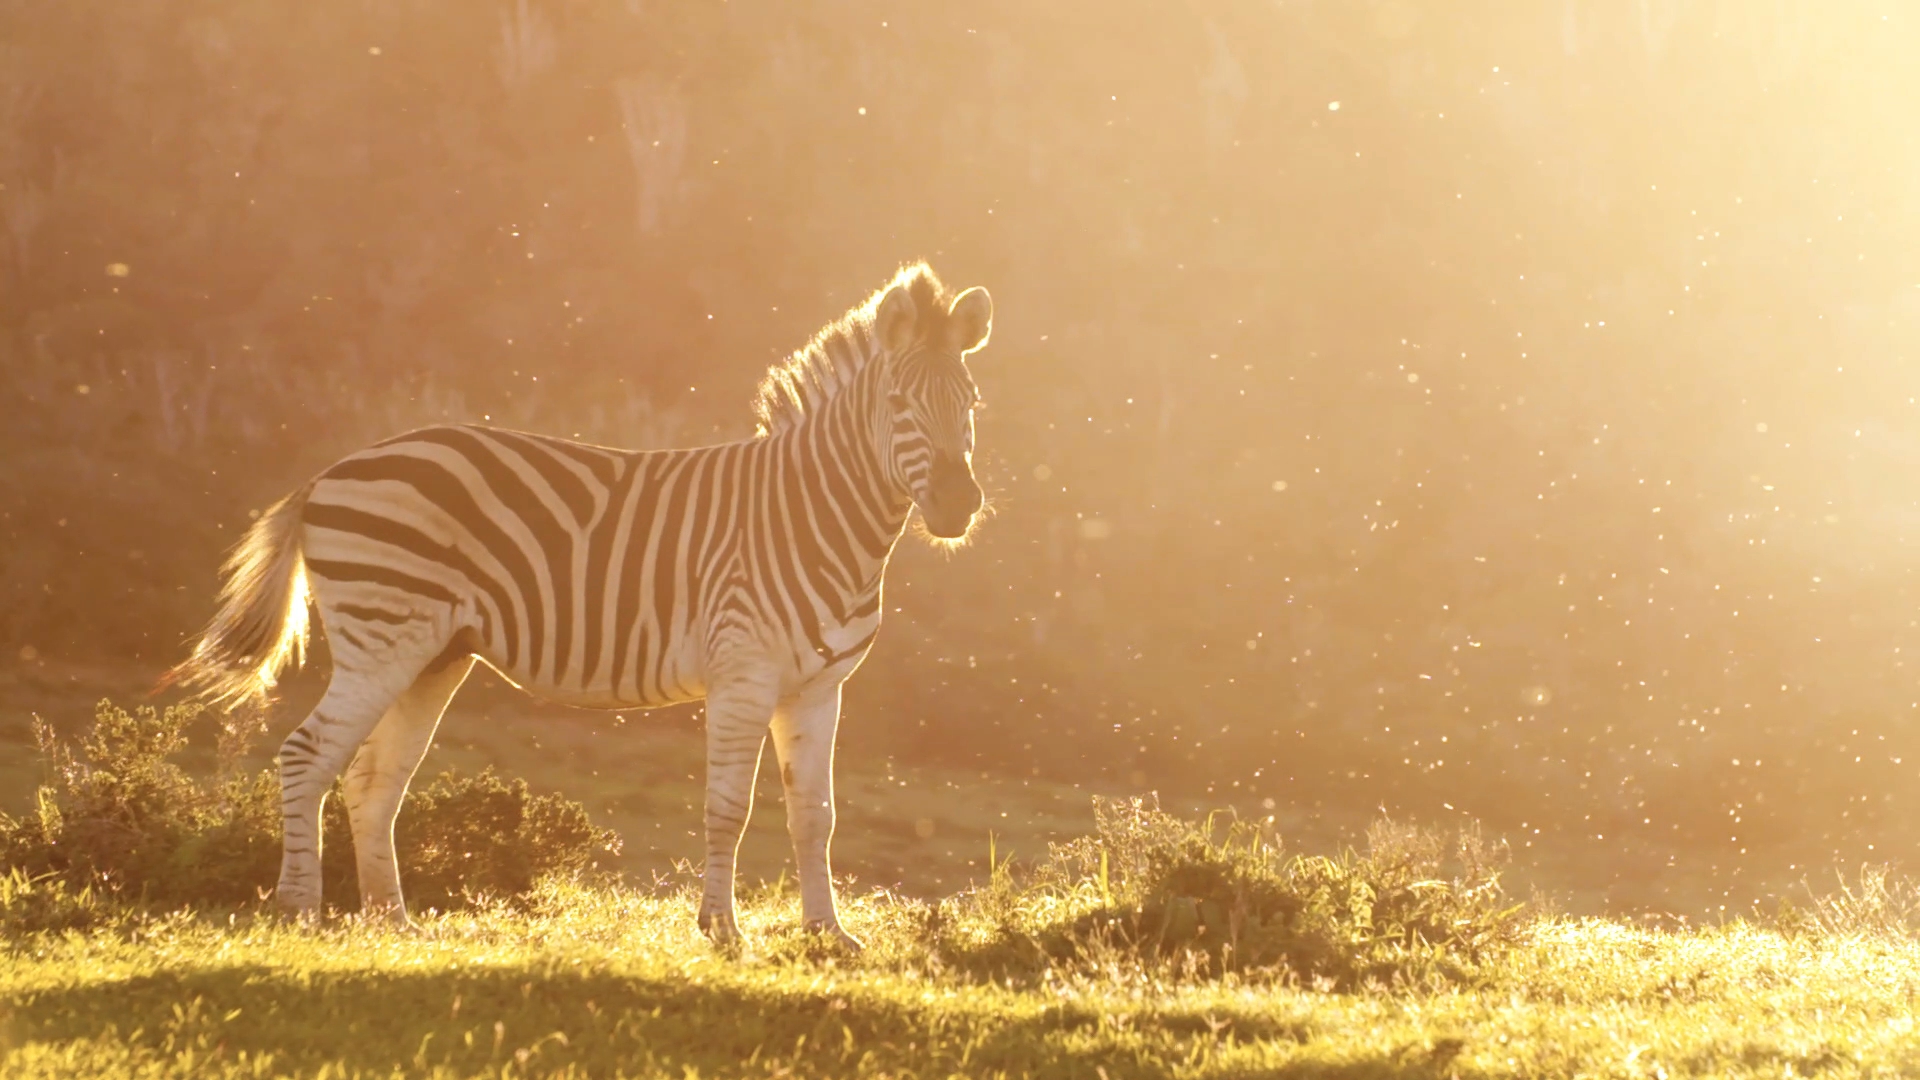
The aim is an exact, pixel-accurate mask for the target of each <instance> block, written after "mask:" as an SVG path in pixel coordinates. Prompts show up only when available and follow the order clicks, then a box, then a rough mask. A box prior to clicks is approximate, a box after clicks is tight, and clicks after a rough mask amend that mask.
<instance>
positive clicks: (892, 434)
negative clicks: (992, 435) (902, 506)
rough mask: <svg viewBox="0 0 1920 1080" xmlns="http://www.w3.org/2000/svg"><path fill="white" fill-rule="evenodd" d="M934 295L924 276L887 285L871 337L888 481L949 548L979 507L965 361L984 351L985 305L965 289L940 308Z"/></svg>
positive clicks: (981, 294) (988, 301) (986, 300)
mask: <svg viewBox="0 0 1920 1080" xmlns="http://www.w3.org/2000/svg"><path fill="white" fill-rule="evenodd" d="M938 288H939V287H938V284H937V282H935V281H933V280H932V278H931V275H922V276H918V277H916V278H914V279H912V280H911V281H909V282H907V283H903V284H899V285H895V286H894V287H893V288H892V289H890V290H888V291H887V294H886V295H885V296H884V297H882V298H881V300H880V307H879V310H878V311H877V312H876V313H875V315H874V332H875V335H876V336H877V337H878V338H879V341H880V346H881V348H882V349H883V350H884V351H885V354H886V357H887V374H886V383H887V407H888V416H889V418H890V423H889V443H888V445H889V446H890V448H891V452H890V453H889V454H888V455H887V457H888V463H887V466H888V469H889V471H890V472H891V474H892V477H891V478H892V480H893V482H894V484H895V485H896V486H897V488H898V489H899V490H901V491H903V492H905V493H906V494H907V496H908V497H909V498H911V499H912V500H913V501H914V503H915V505H917V506H919V507H920V515H921V517H922V518H923V519H925V521H926V526H927V531H928V532H929V533H932V534H933V535H934V536H936V537H939V538H941V539H943V540H955V539H959V538H961V537H964V536H966V535H967V531H968V530H969V529H971V528H972V527H973V519H974V515H976V514H978V513H979V512H980V507H981V504H982V502H983V498H982V496H981V493H980V485H979V484H978V483H977V482H975V480H974V478H973V410H974V407H975V406H977V405H978V404H979V403H980V392H979V389H978V388H977V387H975V386H974V383H973V376H972V375H970V374H968V372H967V365H966V361H965V357H966V355H967V354H968V353H970V352H973V351H974V350H975V349H978V348H980V347H981V346H983V345H985V344H986V343H987V335H988V334H989V333H991V332H992V330H993V299H992V298H991V297H989V296H988V295H987V290H985V289H981V288H972V289H968V290H967V291H966V292H963V293H961V294H960V295H959V296H957V297H955V298H954V300H953V302H952V303H951V304H945V303H942V300H943V297H942V296H941V295H940V292H939V291H938Z"/></svg>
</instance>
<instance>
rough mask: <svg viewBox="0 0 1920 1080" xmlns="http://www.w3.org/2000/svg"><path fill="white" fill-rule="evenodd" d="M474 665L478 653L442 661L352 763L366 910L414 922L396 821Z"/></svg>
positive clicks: (351, 806)
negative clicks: (398, 853) (403, 885)
mask: <svg viewBox="0 0 1920 1080" xmlns="http://www.w3.org/2000/svg"><path fill="white" fill-rule="evenodd" d="M472 669H473V657H472V656H471V655H470V654H458V653H456V654H452V655H449V656H447V657H445V658H443V659H442V660H438V661H435V663H434V664H432V665H429V666H428V668H427V670H426V671H425V672H422V673H421V675H420V677H419V678H418V679H415V680H414V683H413V685H412V686H410V687H408V688H407V689H406V691H405V692H403V693H402V694H401V695H400V697H399V698H398V699H397V700H396V701H394V703H393V704H392V705H391V706H389V707H388V708H387V712H386V715H385V716H384V717H382V718H381V720H380V723H379V724H378V725H376V726H375V727H374V729H373V733H372V734H371V735H369V736H367V740H366V742H364V743H362V744H361V745H360V750H359V752H358V753H356V754H354V756H353V763H352V764H351V765H348V766H347V772H346V776H345V778H344V784H343V785H342V786H343V787H344V789H345V792H346V798H347V817H348V819H349V820H350V821H351V822H352V824H353V855H354V863H355V866H356V868H357V869H358V871H359V878H360V912H361V914H362V915H367V916H385V917H386V918H388V919H390V920H391V921H393V922H395V923H397V924H399V925H401V926H407V925H410V920H408V918H407V905H406V899H405V897H404V895H403V894H402V892H401V890H400V867H399V861H398V859H397V858H396V856H395V854H394V850H393V822H394V818H396V817H397V816H399V813H400V803H401V801H402V800H404V799H405V798H406V797H407V785H408V784H409V783H411V782H412V780H413V774H414V772H415V771H416V770H417V769H419V767H420V759H421V758H423V757H425V756H426V754H427V747H428V746H429V745H430V744H431V743H432V742H433V733H434V730H435V729H436V728H438V727H439V725H440V716H441V714H442V713H443V712H445V711H446V708H447V703H448V702H449V701H451V700H453V695H454V694H455V693H456V692H458V691H459V689H460V684H461V683H462V682H464V681H465V680H466V677H467V673H468V672H469V671H471V670H472Z"/></svg>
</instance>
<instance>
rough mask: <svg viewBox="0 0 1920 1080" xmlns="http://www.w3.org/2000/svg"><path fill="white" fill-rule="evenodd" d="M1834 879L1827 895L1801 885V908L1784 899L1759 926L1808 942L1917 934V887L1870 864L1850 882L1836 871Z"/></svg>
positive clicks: (1888, 869)
mask: <svg viewBox="0 0 1920 1080" xmlns="http://www.w3.org/2000/svg"><path fill="white" fill-rule="evenodd" d="M1834 878H1835V882H1834V884H1835V888H1834V890H1833V891H1832V892H1827V893H1819V892H1815V891H1814V887H1813V885H1812V883H1811V882H1804V881H1803V882H1802V883H1801V887H1802V888H1803V889H1805V891H1806V893H1807V900H1806V901H1805V903H1804V904H1796V903H1794V902H1793V900H1792V898H1790V897H1787V896H1782V897H1781V898H1780V901H1779V907H1778V908H1777V910H1775V911H1774V912H1773V913H1772V914H1771V915H1762V916H1761V918H1760V919H1759V921H1760V922H1761V923H1762V924H1763V925H1767V926H1771V927H1772V928H1773V929H1775V930H1778V931H1780V932H1781V933H1783V934H1795V935H1806V936H1810V937H1827V936H1838V937H1909V936H1912V935H1913V934H1914V933H1915V932H1916V931H1920V883H1916V882H1915V881H1914V880H1913V879H1911V878H1908V877H1904V876H1902V875H1900V874H1897V873H1895V872H1894V871H1893V869H1892V868H1891V867H1888V866H1884V865H1879V866H1876V865H1874V864H1872V863H1868V864H1866V865H1863V866H1861V867H1860V871H1859V874H1858V875H1857V876H1856V877H1855V878H1854V879H1853V880H1851V881H1849V880H1848V879H1847V875H1846V874H1845V873H1844V872H1841V871H1839V870H1837V869H1836V870H1835V871H1834Z"/></svg>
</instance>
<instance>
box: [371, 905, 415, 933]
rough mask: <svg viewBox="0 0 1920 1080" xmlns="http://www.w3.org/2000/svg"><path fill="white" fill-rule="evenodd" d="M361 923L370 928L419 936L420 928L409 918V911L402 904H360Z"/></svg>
mask: <svg viewBox="0 0 1920 1080" xmlns="http://www.w3.org/2000/svg"><path fill="white" fill-rule="evenodd" d="M360 921H361V922H364V923H366V924H367V925H368V926H379V927H384V928H386V929H388V930H392V931H394V932H395V933H400V934H417V933H419V932H420V927H419V925H418V924H416V923H415V922H414V921H413V920H412V919H411V918H408V917H407V909H406V907H405V906H404V905H401V904H381V903H371V904H370V903H367V902H366V901H364V900H363V901H361V902H360Z"/></svg>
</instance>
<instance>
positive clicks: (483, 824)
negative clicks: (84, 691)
mask: <svg viewBox="0 0 1920 1080" xmlns="http://www.w3.org/2000/svg"><path fill="white" fill-rule="evenodd" d="M202 715H203V712H202V709H201V708H200V707H199V706H197V705H176V706H171V707H168V708H166V709H165V710H160V709H156V708H153V707H151V706H142V707H140V708H138V709H135V710H134V711H133V712H131V713H129V712H127V711H126V710H124V709H121V708H118V707H117V706H115V705H113V704H112V703H111V702H105V701H103V702H101V703H100V705H99V706H98V708H97V709H96V710H95V714H94V722H93V725H92V726H91V727H90V728H89V729H88V731H87V732H86V734H85V735H84V736H82V738H81V739H80V740H79V741H78V743H77V745H76V744H75V743H73V742H71V741H69V740H66V739H63V738H61V737H59V736H58V735H57V734H56V733H55V732H54V731H53V729H52V727H51V726H50V725H48V724H46V723H45V722H44V721H39V720H37V719H36V722H35V729H34V732H35V737H36V740H37V742H38V744H39V749H40V754H41V756H42V757H43V759H44V760H45V761H46V763H47V765H48V768H49V772H50V774H51V775H50V782H49V783H48V784H46V785H45V786H43V787H41V788H40V790H39V791H38V793H37V795H36V798H35V806H34V809H33V810H32V811H31V812H29V813H27V814H25V815H24V816H22V817H19V818H14V817H10V816H7V815H4V814H0V870H3V871H5V872H6V873H8V874H9V875H11V876H10V877H8V878H7V879H6V880H7V881H8V882H9V883H10V884H9V885H8V886H7V888H8V890H9V892H8V893H7V894H6V895H5V896H4V897H0V899H4V901H5V908H6V912H7V914H6V922H7V925H8V926H9V927H10V928H19V927H24V926H26V925H27V924H28V923H35V922H36V921H37V923H47V925H49V926H51V925H52V923H48V919H47V918H42V917H41V916H37V915H32V916H29V915H18V916H16V911H18V912H28V911H30V910H35V911H37V910H40V909H39V908H36V907H34V905H41V906H46V905H53V907H54V908H58V909H59V910H69V909H71V910H75V911H83V912H84V911H91V910H94V907H95V905H94V902H93V898H94V897H96V896H99V897H109V898H113V899H117V900H119V901H122V902H126V903H133V904H137V905H139V906H143V907H150V908H178V907H202V908H205V907H233V906H239V905H244V904H248V903H251V902H254V901H256V900H258V899H260V898H263V897H265V896H266V895H267V894H268V892H269V891H270V890H271V889H272V887H273V884H274V881H275V878H276V877H277V875H278V870H279V860H280V806H279V802H280V786H279V781H278V779H277V778H276V777H275V775H274V773H273V771H272V770H258V771H251V772H249V771H247V770H244V769H242V768H241V767H240V761H241V759H242V758H243V756H244V754H245V751H246V747H247V743H248V742H249V741H250V738H251V736H252V735H253V734H254V733H255V732H257V731H258V725H257V724H247V723H242V722H240V721H239V720H237V719H236V718H234V717H231V716H229V717H227V718H226V720H225V722H224V723H223V724H222V725H221V728H220V733H219V735H218V738H217V752H216V759H217V761H218V765H217V767H216V769H215V772H214V775H213V776H211V777H209V778H197V777H195V776H193V775H191V774H189V773H188V772H187V771H186V770H185V769H183V768H181V767H180V766H179V765H178V764H176V763H175V761H174V760H173V759H174V758H175V757H176V756H177V755H179V754H180V752H181V751H182V750H184V749H185V748H186V746H187V741H188V732H189V729H190V728H191V727H192V725H193V724H194V723H195V722H196V721H197V720H199V719H200V718H201V716H202ZM335 794H336V795H337V794H338V791H337V789H336V792H335ZM324 830H325V837H326V860H325V867H324V870H323V872H324V874H325V877H326V885H327V898H328V900H329V901H330V902H333V903H336V904H338V905H339V906H341V907H352V906H354V904H355V903H356V893H357V890H356V882H355V879H354V871H353V855H352V841H351V834H350V831H349V829H348V827H347V817H346V812H345V810H344V808H343V800H342V799H340V798H337V797H336V798H329V799H328V800H327V813H326V816H325V820H324ZM394 832H395V836H394V839H395V846H396V848H397V853H398V855H399V859H400V866H401V875H402V882H403V883H404V884H405V886H406V887H407V890H408V896H409V901H410V903H411V904H412V905H413V906H414V907H415V908H416V909H419V908H425V907H436V908H440V909H442V910H448V909H452V908H457V907H462V906H465V905H466V904H467V903H468V902H469V901H470V900H471V899H474V898H478V897H480V896H490V897H494V898H500V899H514V898H517V897H520V896H523V895H525V894H526V893H528V892H529V891H530V890H531V889H532V887H533V886H534V884H535V883H536V882H537V881H539V880H540V879H541V878H542V877H545V876H548V875H553V874H575V873H579V872H581V871H584V870H587V869H588V868H590V867H592V866H593V865H594V863H595V859H596V858H597V856H598V855H599V854H600V853H602V852H614V851H617V850H618V849H619V837H618V836H617V835H615V834H614V833H613V832H611V831H610V830H606V829H602V828H599V827H597V826H595V825H594V824H593V823H592V821H591V820H590V819H589V818H588V816H587V812H586V809H585V808H584V807H582V806H581V805H580V804H579V803H576V802H572V801H570V800H568V799H565V798H562V797H561V796H558V795H534V794H532V793H531V792H530V791H529V790H528V788H527V785H526V783H525V782H524V781H521V780H513V781H507V780H503V779H501V778H500V777H498V776H495V775H494V774H493V772H492V771H491V770H488V771H486V772H483V773H481V774H480V775H479V776H477V777H463V776H460V775H458V774H456V773H452V772H449V773H446V774H444V775H442V776H440V777H439V778H437V779H436V780H434V781H433V783H431V784H429V785H427V786H426V787H425V788H424V789H423V790H420V791H417V792H415V793H414V794H412V795H411V796H410V797H409V798H408V800H407V802H406V804H405V805H404V806H403V807H402V809H401V812H400V819H399V821H398V823H397V824H396V826H395V830H394ZM60 896H66V897H70V898H72V902H69V901H68V900H59V899H56V898H57V897H60ZM62 905H64V906H62ZM49 910H52V908H49ZM76 917H77V916H76ZM48 918H51V916H49V917H48ZM54 921H56V922H57V919H56V920H54Z"/></svg>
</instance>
